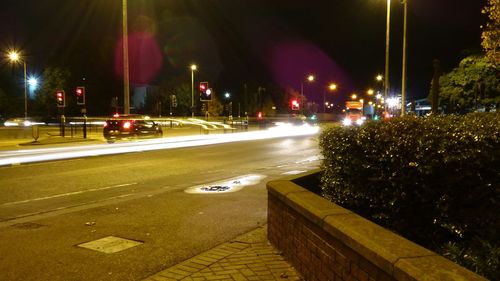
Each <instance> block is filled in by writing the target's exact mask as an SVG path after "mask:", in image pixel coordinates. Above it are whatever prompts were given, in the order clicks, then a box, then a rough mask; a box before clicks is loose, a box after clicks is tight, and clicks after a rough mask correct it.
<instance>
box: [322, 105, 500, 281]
mask: <svg viewBox="0 0 500 281" xmlns="http://www.w3.org/2000/svg"><path fill="white" fill-rule="evenodd" d="M320 148H321V151H322V154H323V157H324V161H323V164H322V169H323V175H322V179H321V186H322V192H323V196H324V197H325V198H327V199H330V200H332V201H333V202H335V203H337V204H339V205H341V206H344V207H345V208H348V209H351V210H352V211H354V212H357V213H358V214H360V215H362V216H364V217H366V218H368V219H371V220H372V221H374V222H376V223H378V224H379V225H382V226H384V227H387V228H389V229H391V230H393V231H395V232H397V233H399V234H401V235H402V236H405V237H406V238H408V239H410V240H412V241H414V242H416V243H419V244H421V245H423V246H425V247H427V248H429V249H431V250H434V251H437V252H439V253H441V254H443V255H444V256H447V257H449V258H450V259H452V260H454V261H455V262H458V263H460V264H462V265H464V266H466V267H468V268H470V269H472V270H474V271H476V272H477V273H479V274H482V275H484V276H485V277H487V278H490V279H492V280H500V276H499V272H498V271H499V269H498V268H499V267H498V264H499V258H500V245H499V241H498V237H500V236H499V235H498V234H499V233H498V230H499V229H500V222H499V215H498V214H499V213H500V212H499V210H500V208H499V202H500V114H499V113H475V114H469V115H465V116H436V117H427V118H421V117H414V116H405V117H402V118H393V119H390V120H387V121H382V122H368V123H367V124H366V125H364V126H361V127H340V126H339V127H332V128H328V129H325V130H323V132H322V133H321V136H320Z"/></svg>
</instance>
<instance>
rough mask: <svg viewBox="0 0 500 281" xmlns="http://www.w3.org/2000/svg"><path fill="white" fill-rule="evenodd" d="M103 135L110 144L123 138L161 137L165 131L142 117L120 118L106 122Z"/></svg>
mask: <svg viewBox="0 0 500 281" xmlns="http://www.w3.org/2000/svg"><path fill="white" fill-rule="evenodd" d="M103 135H104V138H105V139H106V140H108V142H113V141H114V140H116V139H123V138H140V137H157V138H159V137H161V136H163V131H162V129H161V127H160V125H159V124H158V123H156V122H154V121H153V120H149V119H148V118H145V117H141V116H135V115H134V116H120V117H114V118H111V119H108V120H106V122H105V123H104V128H103Z"/></svg>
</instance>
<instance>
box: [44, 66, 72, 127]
mask: <svg viewBox="0 0 500 281" xmlns="http://www.w3.org/2000/svg"><path fill="white" fill-rule="evenodd" d="M69 77H70V72H69V70H66V69H62V68H59V67H47V68H45V70H44V71H43V82H42V86H41V87H40V90H39V91H38V92H37V95H36V98H35V105H36V106H35V110H37V113H38V114H42V115H45V116H46V117H53V116H56V115H57V106H56V101H55V96H54V94H55V92H56V91H57V90H65V89H66V104H67V105H69V104H70V103H69V102H68V99H71V97H72V95H71V93H70V91H68V88H67V83H68V82H67V81H68V79H69Z"/></svg>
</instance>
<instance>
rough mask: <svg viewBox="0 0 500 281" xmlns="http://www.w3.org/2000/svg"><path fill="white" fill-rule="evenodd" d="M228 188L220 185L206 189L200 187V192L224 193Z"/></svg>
mask: <svg viewBox="0 0 500 281" xmlns="http://www.w3.org/2000/svg"><path fill="white" fill-rule="evenodd" d="M229 189H230V187H229V186H222V185H211V186H208V187H202V188H201V190H203V191H215V192H218V191H226V190H229Z"/></svg>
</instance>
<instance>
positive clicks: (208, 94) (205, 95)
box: [200, 82, 212, 101]
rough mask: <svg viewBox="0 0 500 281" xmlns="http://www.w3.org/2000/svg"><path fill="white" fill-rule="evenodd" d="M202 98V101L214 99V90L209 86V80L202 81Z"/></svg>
mask: <svg viewBox="0 0 500 281" xmlns="http://www.w3.org/2000/svg"><path fill="white" fill-rule="evenodd" d="M200 100H201V101H211V100H212V90H211V89H210V88H208V82H200Z"/></svg>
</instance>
